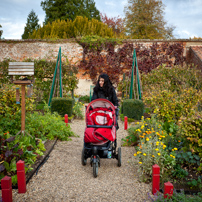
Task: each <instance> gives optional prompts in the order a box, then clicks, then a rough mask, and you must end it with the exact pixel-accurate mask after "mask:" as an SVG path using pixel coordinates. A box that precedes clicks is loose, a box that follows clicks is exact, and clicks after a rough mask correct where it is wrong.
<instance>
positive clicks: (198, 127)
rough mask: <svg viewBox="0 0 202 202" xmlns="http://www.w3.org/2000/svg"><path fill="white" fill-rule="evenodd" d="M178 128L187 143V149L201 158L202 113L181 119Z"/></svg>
mask: <svg viewBox="0 0 202 202" xmlns="http://www.w3.org/2000/svg"><path fill="white" fill-rule="evenodd" d="M179 126H180V128H181V130H182V136H183V137H184V138H185V139H186V140H187V141H188V148H189V149H190V150H191V151H192V152H193V153H197V154H199V156H200V157H201V158H202V112H196V113H195V114H193V115H190V116H187V117H183V118H182V120H180V121H179Z"/></svg>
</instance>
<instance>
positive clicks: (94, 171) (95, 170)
mask: <svg viewBox="0 0 202 202" xmlns="http://www.w3.org/2000/svg"><path fill="white" fill-rule="evenodd" d="M97 175H98V162H96V163H93V176H94V177H97Z"/></svg>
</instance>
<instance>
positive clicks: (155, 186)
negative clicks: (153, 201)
mask: <svg viewBox="0 0 202 202" xmlns="http://www.w3.org/2000/svg"><path fill="white" fill-rule="evenodd" d="M159 187H160V167H159V166H158V165H157V164H155V165H153V166H152V194H153V195H154V194H156V192H157V191H159Z"/></svg>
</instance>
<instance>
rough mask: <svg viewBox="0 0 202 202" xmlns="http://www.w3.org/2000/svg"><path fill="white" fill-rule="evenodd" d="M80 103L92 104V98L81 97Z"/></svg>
mask: <svg viewBox="0 0 202 202" xmlns="http://www.w3.org/2000/svg"><path fill="white" fill-rule="evenodd" d="M79 101H80V102H83V103H89V102H90V96H88V95H84V96H81V97H80V98H79Z"/></svg>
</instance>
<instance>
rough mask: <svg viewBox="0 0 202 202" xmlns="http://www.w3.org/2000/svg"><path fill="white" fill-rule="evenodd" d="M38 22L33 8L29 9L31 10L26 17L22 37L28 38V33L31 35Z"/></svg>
mask: <svg viewBox="0 0 202 202" xmlns="http://www.w3.org/2000/svg"><path fill="white" fill-rule="evenodd" d="M38 22H39V19H38V16H37V15H36V13H35V12H34V11H33V10H31V12H30V13H29V15H28V17H27V23H26V26H25V28H24V33H23V35H22V39H28V38H29V35H31V34H32V33H33V31H34V30H36V29H38V28H39V24H38Z"/></svg>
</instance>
